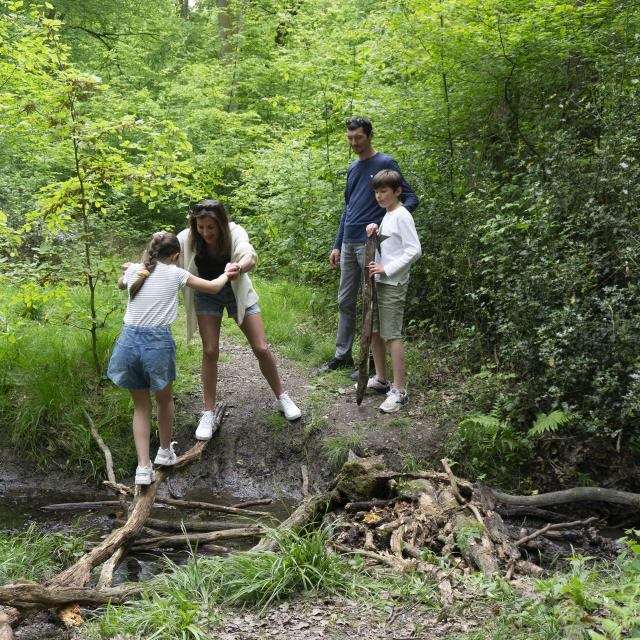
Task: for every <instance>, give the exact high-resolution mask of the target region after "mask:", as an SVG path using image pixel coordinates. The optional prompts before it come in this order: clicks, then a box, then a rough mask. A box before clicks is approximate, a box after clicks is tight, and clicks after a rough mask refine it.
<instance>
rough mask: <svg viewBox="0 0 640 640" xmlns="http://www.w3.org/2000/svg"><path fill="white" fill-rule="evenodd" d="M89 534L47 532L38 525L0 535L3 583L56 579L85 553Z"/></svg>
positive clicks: (0, 581) (0, 576)
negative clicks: (40, 529) (55, 577)
mask: <svg viewBox="0 0 640 640" xmlns="http://www.w3.org/2000/svg"><path fill="white" fill-rule="evenodd" d="M87 535H88V534H87V533H84V534H82V535H80V534H78V532H77V531H74V532H73V534H69V532H58V533H44V532H41V531H39V530H38V528H37V527H36V525H35V524H31V525H29V527H28V528H27V529H26V531H23V532H22V533H17V534H0V584H8V583H13V582H15V581H16V580H20V579H22V580H32V581H36V582H45V581H46V580H49V579H51V578H53V577H54V576H55V575H57V574H58V573H59V572H60V571H62V570H63V569H65V568H66V567H68V566H70V565H71V564H73V563H74V562H75V561H76V560H77V559H78V558H79V557H80V556H81V555H82V554H83V553H84V550H85V546H86V537H87Z"/></svg>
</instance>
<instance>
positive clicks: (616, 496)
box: [490, 487, 640, 509]
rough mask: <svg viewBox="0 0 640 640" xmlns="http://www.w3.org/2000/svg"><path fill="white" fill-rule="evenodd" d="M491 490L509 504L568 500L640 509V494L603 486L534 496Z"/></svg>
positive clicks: (533, 505)
mask: <svg viewBox="0 0 640 640" xmlns="http://www.w3.org/2000/svg"><path fill="white" fill-rule="evenodd" d="M490 491H491V493H492V495H493V497H494V498H495V500H496V502H500V503H502V504H506V505H508V506H512V505H513V506H526V507H548V506H550V505H554V504H566V503H568V502H606V503H610V504H624V505H626V506H628V507H634V508H636V509H640V494H638V493H630V492H628V491H618V490H617V489H605V488H603V487H574V488H573V489H565V490H563V491H552V492H551V493H539V494H536V495H534V496H518V495H511V494H510V493H502V491H496V490H495V489H490Z"/></svg>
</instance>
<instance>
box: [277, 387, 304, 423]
mask: <svg viewBox="0 0 640 640" xmlns="http://www.w3.org/2000/svg"><path fill="white" fill-rule="evenodd" d="M276 409H277V410H278V411H279V412H280V413H284V417H285V418H286V419H287V420H297V419H298V418H299V417H300V416H301V415H302V411H300V409H298V407H297V406H296V403H295V402H294V401H293V400H292V399H291V398H290V397H289V394H287V393H283V394H282V395H281V396H280V397H279V398H278V399H277V400H276Z"/></svg>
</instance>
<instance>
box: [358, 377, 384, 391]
mask: <svg viewBox="0 0 640 640" xmlns="http://www.w3.org/2000/svg"><path fill="white" fill-rule="evenodd" d="M390 386H391V385H390V384H389V383H388V382H381V381H380V380H378V378H376V377H375V376H371V378H369V380H367V391H369V390H371V391H375V392H377V393H388V392H389V387H390ZM357 388H358V385H357V384H356V389H357Z"/></svg>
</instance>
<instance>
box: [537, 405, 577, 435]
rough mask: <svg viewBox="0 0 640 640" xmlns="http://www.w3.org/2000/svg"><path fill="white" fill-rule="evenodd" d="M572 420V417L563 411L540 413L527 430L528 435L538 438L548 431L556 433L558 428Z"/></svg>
mask: <svg viewBox="0 0 640 640" xmlns="http://www.w3.org/2000/svg"><path fill="white" fill-rule="evenodd" d="M572 420H573V416H571V415H568V414H566V413H565V412H564V411H560V410H559V409H556V410H555V411H552V412H551V413H550V414H548V415H547V414H546V413H540V414H538V417H537V418H536V421H535V422H534V423H533V426H532V427H531V429H529V432H528V435H529V437H532V436H539V435H542V434H545V433H549V432H550V431H557V430H558V428H559V427H561V426H562V425H564V424H567V423H568V422H571V421H572Z"/></svg>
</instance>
